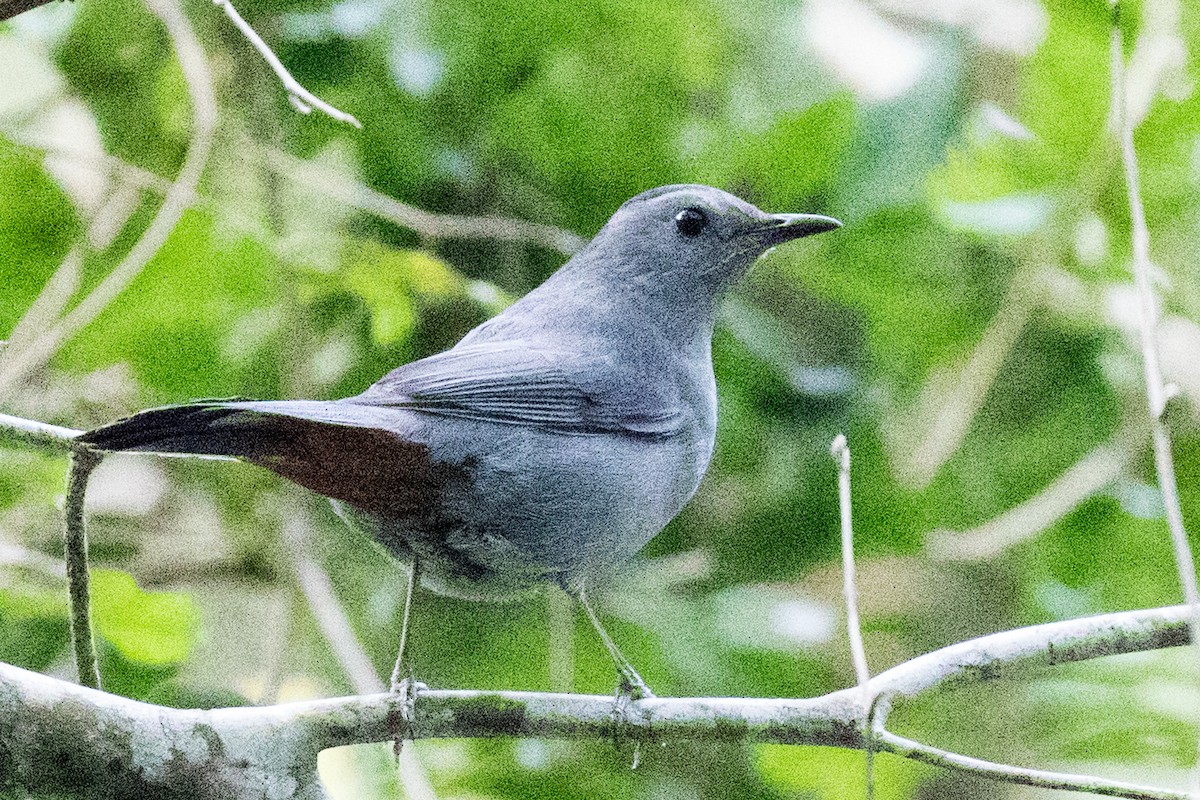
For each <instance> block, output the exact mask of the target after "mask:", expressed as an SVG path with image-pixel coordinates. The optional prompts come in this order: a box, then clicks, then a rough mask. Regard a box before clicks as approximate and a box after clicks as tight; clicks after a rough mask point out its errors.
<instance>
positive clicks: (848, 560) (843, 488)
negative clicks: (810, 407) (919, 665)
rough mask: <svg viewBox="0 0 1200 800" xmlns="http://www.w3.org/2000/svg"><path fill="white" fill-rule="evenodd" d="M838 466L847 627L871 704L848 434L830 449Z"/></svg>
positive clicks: (858, 673)
mask: <svg viewBox="0 0 1200 800" xmlns="http://www.w3.org/2000/svg"><path fill="white" fill-rule="evenodd" d="M829 452H830V454H831V455H832V456H833V458H834V460H835V461H837V462H838V508H839V510H840V517H841V528H842V594H843V596H844V597H845V598H846V627H847V629H848V633H849V635H850V653H851V656H852V657H853V660H854V674H855V676H856V677H857V678H858V685H859V686H860V687H861V688H862V690H863V692H864V702H868V703H869V702H870V698H869V695H868V694H867V684H868V682H869V681H870V680H871V671H870V669H868V668H867V652H866V650H865V649H864V648H863V639H862V627H861V625H860V624H859V620H858V582H857V578H856V577H855V575H854V527H853V525H852V524H851V521H850V510H851V506H850V445H849V444H847V443H846V437H845V435H844V434H840V433H839V434H838V435H837V437H836V438H835V439H834V440H833V444H832V445H831V446H830V448H829Z"/></svg>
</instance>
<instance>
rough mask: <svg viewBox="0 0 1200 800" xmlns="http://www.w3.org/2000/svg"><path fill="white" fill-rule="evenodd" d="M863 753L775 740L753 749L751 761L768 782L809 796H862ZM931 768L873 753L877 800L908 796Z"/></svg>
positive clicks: (819, 799)
mask: <svg viewBox="0 0 1200 800" xmlns="http://www.w3.org/2000/svg"><path fill="white" fill-rule="evenodd" d="M866 758H867V757H866V754H865V753H858V752H854V751H852V750H841V749H837V748H833V747H792V746H788V745H780V744H767V745H760V746H759V747H757V748H755V766H757V768H758V771H759V774H760V775H762V778H763V780H765V781H766V782H767V783H768V784H770V785H772V786H774V787H775V788H776V789H777V790H780V791H784V792H788V793H789V794H799V795H800V796H803V797H806V798H810V799H811V800H851V798H861V797H866V781H865V775H866ZM932 772H933V770H932V768H930V767H926V766H924V765H922V764H915V763H913V762H911V761H905V760H903V759H899V758H892V757H889V756H886V755H877V756H876V757H875V764H874V774H875V797H876V800H908V798H911V797H913V796H914V792H915V791H916V789H917V786H918V784H919V783H920V782H921V780H922V779H923V778H925V777H927V776H928V775H930V774H932Z"/></svg>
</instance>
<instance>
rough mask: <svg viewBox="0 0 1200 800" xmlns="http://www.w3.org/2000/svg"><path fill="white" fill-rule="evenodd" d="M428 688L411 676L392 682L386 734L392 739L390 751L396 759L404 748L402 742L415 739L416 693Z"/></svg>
mask: <svg viewBox="0 0 1200 800" xmlns="http://www.w3.org/2000/svg"><path fill="white" fill-rule="evenodd" d="M428 688H429V687H428V686H426V685H425V684H424V683H421V682H420V681H418V680H416V679H415V678H414V677H413V676H412V675H411V674H410V675H408V676H407V677H405V678H403V679H402V680H393V681H392V686H391V690H390V693H391V709H390V710H389V711H388V734H389V735H390V736H391V738H392V749H393V752H395V754H396V756H397V757H399V756H400V751H401V750H402V749H403V748H404V740H405V739H409V740H412V739H415V738H416V730H415V728H416V721H417V719H416V712H417V692H419V691H421V690H422V689H428Z"/></svg>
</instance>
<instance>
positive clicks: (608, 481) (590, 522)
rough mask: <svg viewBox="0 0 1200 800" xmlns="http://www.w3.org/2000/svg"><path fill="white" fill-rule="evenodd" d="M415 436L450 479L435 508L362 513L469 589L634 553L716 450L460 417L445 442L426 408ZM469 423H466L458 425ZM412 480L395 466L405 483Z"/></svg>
mask: <svg viewBox="0 0 1200 800" xmlns="http://www.w3.org/2000/svg"><path fill="white" fill-rule="evenodd" d="M419 422H420V423H421V424H419V425H417V426H415V429H410V430H407V431H406V432H405V438H406V439H409V440H410V441H414V442H417V443H421V444H424V445H425V446H426V447H428V448H429V456H430V460H431V462H432V463H433V464H435V465H438V467H439V469H440V474H442V475H443V476H444V477H445V480H443V481H442V482H441V483H440V485H439V486H438V488H437V496H436V499H434V498H431V501H432V502H430V503H429V505H428V507H426V508H422V509H420V510H416V509H413V510H412V511H408V510H406V511H404V512H402V513H398V514H396V513H389V514H386V515H380V514H378V513H377V512H376V513H363V512H362V511H361V510H360V511H358V512H356V513H354V516H355V517H356V518H358V519H359V520H360V521H363V522H365V523H366V524H365V526H364V527H366V528H367V530H368V532H369V533H371V535H372V536H374V538H375V539H377V540H378V541H379V542H380V543H381V544H382V545H384V546H385V547H386V548H387V549H388V550H389V551H391V552H392V554H393V555H396V556H398V557H400V558H402V559H408V558H411V557H413V556H416V557H417V558H419V559H420V562H421V573H422V575H423V582H424V583H425V584H427V585H429V586H430V587H431V588H433V589H435V590H439V591H442V592H443V593H447V594H453V595H459V596H495V595H503V594H519V593H522V592H524V591H528V590H529V589H530V588H533V587H534V586H536V585H538V584H539V583H542V582H546V581H549V582H556V583H559V584H561V585H563V586H565V587H567V588H568V589H578V588H580V587H582V585H583V584H584V583H585V582H589V581H592V580H594V579H597V578H600V577H601V576H603V575H604V574H605V573H607V572H609V571H610V570H612V568H613V567H615V566H616V565H618V564H619V563H621V562H623V561H625V560H627V559H629V558H630V557H632V556H633V555H634V554H635V553H636V552H637V551H638V550H640V549H641V548H642V546H643V545H645V544H646V542H648V541H649V540H650V539H651V538H653V537H654V536H655V535H656V534H657V533H658V532H659V531H660V530H662V528H663V527H664V526H665V525H666V524H667V523H668V522H669V521H670V520H671V519H672V518H673V517H674V516H675V515H676V514H677V513H678V512H679V510H680V509H681V508H682V507H683V505H684V504H685V503H686V502H687V501H688V499H689V498H690V497H691V496H692V493H693V492H694V491H695V489H696V486H697V484H698V483H699V481H700V477H701V476H702V475H703V472H704V468H705V467H706V466H707V462H708V456H709V454H710V452H711V441H708V442H705V441H703V437H695V436H691V437H689V436H676V437H672V438H666V439H654V438H648V437H635V436H628V435H622V434H598V435H588V436H577V435H567V434H559V433H554V432H551V431H547V430H544V429H539V428H531V427H526V426H516V425H504V424H497V423H490V422H467V421H464V420H456V429H457V430H458V431H460V432H461V435H456V436H455V437H454V439H452V440H449V441H447V440H446V439H445V437H444V436H443V435H442V433H441V432H439V430H438V425H437V422H438V420H437V418H433V417H426V416H425V415H422V418H421V419H420V420H419ZM460 426H461V427H460ZM404 479H405V476H403V475H397V476H396V480H398V481H402V480H404Z"/></svg>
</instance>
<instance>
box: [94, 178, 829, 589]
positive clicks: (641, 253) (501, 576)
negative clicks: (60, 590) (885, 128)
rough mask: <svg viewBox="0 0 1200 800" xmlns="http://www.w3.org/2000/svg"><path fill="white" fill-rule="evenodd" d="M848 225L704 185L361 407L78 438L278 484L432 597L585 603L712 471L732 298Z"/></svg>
mask: <svg viewBox="0 0 1200 800" xmlns="http://www.w3.org/2000/svg"><path fill="white" fill-rule="evenodd" d="M837 226H838V223H837V222H836V221H835V220H832V219H830V218H828V217H820V216H816V215H784V214H778V215H769V214H765V213H764V212H762V211H760V210H758V209H757V208H755V207H754V206H752V205H750V204H748V203H746V202H744V201H742V200H739V199H738V198H736V197H734V196H732V195H730V194H727V193H725V192H723V191H720V190H718V189H714V188H711V187H707V186H693V185H679V186H664V187H661V188H658V189H653V190H651V191H648V192H644V193H643V194H640V195H638V196H637V197H634V198H633V199H631V200H629V201H628V202H626V203H625V204H624V205H622V206H621V208H620V209H618V211H617V212H616V213H615V214H614V215H613V217H612V219H611V220H609V222H608V224H606V225H605V226H604V228H603V229H602V230H601V231H600V232H599V233H598V234H597V235H596V237H595V238H594V239H593V240H592V241H591V243H590V244H588V245H587V247H585V248H584V249H583V250H582V251H581V252H580V253H579V254H577V255H576V256H575V257H574V258H572V259H571V260H570V261H568V262H567V263H566V264H565V265H564V266H563V267H562V268H561V269H559V270H558V271H557V272H556V273H554V275H552V276H551V277H550V278H549V279H548V280H547V281H546V282H545V283H543V284H542V285H541V286H539V287H538V288H537V289H535V290H533V291H532V292H530V293H529V294H528V295H527V296H526V297H524V298H523V299H522V300H520V301H518V302H517V303H515V304H514V305H512V306H511V307H510V308H508V309H507V310H506V311H504V312H503V313H502V314H500V315H499V316H497V317H495V318H493V319H491V320H489V321H487V322H485V323H483V324H482V325H480V326H479V327H477V328H475V329H474V330H473V331H471V332H470V333H468V334H467V335H466V336H465V337H464V338H463V339H462V341H461V342H459V344H458V345H456V346H455V347H454V348H452V349H450V350H448V351H446V352H444V353H440V354H438V355H434V356H431V357H429V358H425V359H422V360H420V361H416V362H413V363H411V364H407V365H405V366H402V367H400V368H399V369H396V370H394V371H392V372H390V373H389V374H387V375H385V376H384V377H383V378H382V379H380V380H379V381H378V382H377V383H375V384H374V385H373V386H371V387H370V388H368V389H367V390H366V391H365V392H363V393H362V394H360V395H358V396H356V397H350V398H346V399H344V400H336V401H331V402H317V401H261V402H259V401H240V400H239V401H214V402H201V403H195V404H189V405H183V406H173V407H168V408H161V409H151V410H149V411H144V412H142V413H140V414H137V415H134V416H132V417H130V418H128V419H125V420H122V421H119V422H116V423H114V424H112V425H108V426H105V427H103V428H99V429H97V430H94V431H91V432H89V433H87V434H84V435H83V437H82V439H81V440H82V441H83V442H86V443H88V444H90V445H91V446H93V447H95V448H97V449H101V450H138V451H147V452H158V453H195V454H219V455H229V456H236V457H239V458H242V459H245V460H247V461H250V462H253V463H256V464H259V465H261V466H264V467H266V468H268V469H271V470H273V471H275V472H277V473H279V474H280V475H283V476H284V477H286V478H289V479H291V480H293V481H296V482H297V483H300V484H302V485H304V486H307V487H309V488H311V489H313V490H315V491H317V492H320V493H322V494H325V495H327V496H329V497H331V498H332V499H334V501H335V502H336V503H337V504H338V505H339V507H340V508H341V509H342V510H343V511H344V512H345V513H346V515H348V516H350V517H353V518H354V519H355V520H356V521H357V522H359V523H360V524H362V525H363V526H364V527H365V528H366V530H367V531H368V532H369V533H370V534H371V535H372V536H373V537H374V538H375V539H376V540H377V541H378V542H380V543H381V544H382V545H384V546H385V547H386V548H387V549H388V550H389V551H390V552H391V553H392V554H394V555H395V556H397V557H398V558H401V559H409V558H412V557H413V556H414V555H415V556H416V557H418V558H419V559H420V561H421V569H422V581H423V582H424V583H425V584H426V585H429V586H431V588H434V589H436V590H438V591H442V592H447V593H452V594H457V595H462V596H495V595H502V594H511V593H514V592H520V591H522V590H525V589H527V588H529V587H530V586H533V585H536V584H537V583H539V582H544V581H550V582H555V583H558V584H560V585H562V586H563V587H564V588H566V589H567V590H568V591H571V592H572V593H576V594H578V593H579V592H580V591H582V590H583V589H584V588H585V586H587V585H590V584H591V583H592V582H594V581H595V580H596V579H597V578H599V577H601V576H602V575H603V574H604V573H605V572H607V571H608V570H610V569H612V567H614V566H615V565H616V564H618V563H619V562H621V561H623V560H625V559H627V558H629V557H631V556H632V555H633V554H634V553H636V552H637V551H638V550H639V549H641V547H642V546H643V545H644V544H645V543H646V542H648V541H649V540H650V539H651V538H652V537H653V536H654V535H655V534H657V533H658V532H659V531H660V530H662V528H663V527H664V526H665V525H666V524H667V523H668V522H669V521H670V520H671V518H672V517H674V516H675V515H676V514H677V513H678V512H679V511H680V509H682V508H683V506H684V504H685V503H686V502H687V501H688V499H689V498H690V497H691V496H692V494H693V493H694V492H695V490H696V487H697V486H698V484H699V482H700V479H701V477H702V476H703V474H704V471H705V469H706V468H707V466H708V462H709V457H710V456H711V454H712V448H713V438H714V435H715V432H716V421H717V419H716V418H717V403H716V388H715V385H714V379H713V370H712V358H711V346H712V331H713V323H714V319H715V316H716V309H717V303H718V301H719V299H720V297H721V295H722V293H723V292H724V291H725V290H726V289H727V288H728V287H729V286H730V285H731V284H732V283H733V282H734V281H735V280H736V279H737V278H738V277H740V276H741V275H742V274H743V273H744V272H745V271H746V270H747V269H748V268H749V266H750V265H751V264H752V263H753V262H754V260H755V259H756V258H758V256H759V255H761V254H762V253H763V252H764V251H766V250H767V249H769V248H770V247H772V246H774V245H776V244H779V243H782V242H784V241H787V240H789V239H792V238H796V237H799V236H804V235H808V234H812V233H819V232H821V231H826V230H831V229H833V228H835V227H837Z"/></svg>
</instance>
